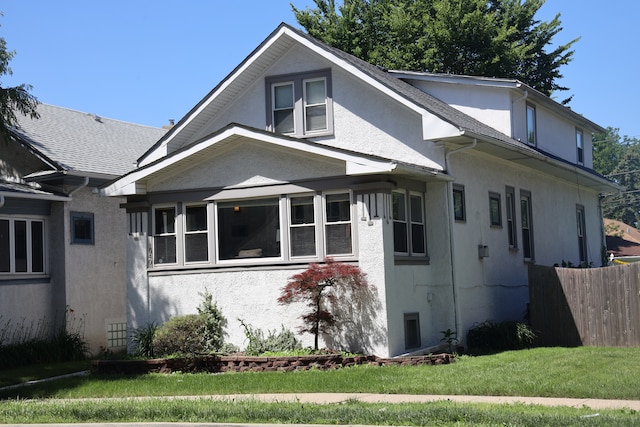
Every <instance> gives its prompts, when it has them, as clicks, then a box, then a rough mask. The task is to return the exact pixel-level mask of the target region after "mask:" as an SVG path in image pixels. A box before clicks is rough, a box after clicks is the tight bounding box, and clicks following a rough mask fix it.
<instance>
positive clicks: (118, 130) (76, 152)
mask: <svg viewBox="0 0 640 427" xmlns="http://www.w3.org/2000/svg"><path fill="white" fill-rule="evenodd" d="M38 112H39V114H40V118H39V119H31V118H29V117H25V116H22V115H18V125H19V126H18V127H17V128H16V129H13V130H12V133H13V135H14V136H15V137H16V138H17V139H18V142H19V143H20V144H22V145H23V146H25V148H26V149H27V150H29V151H31V152H32V153H33V154H34V155H35V156H37V157H39V158H40V159H41V160H42V161H43V162H44V163H45V164H46V165H48V166H49V167H50V168H51V169H50V170H47V171H42V173H39V174H38V173H37V174H34V177H35V176H37V175H40V176H42V175H43V174H44V175H46V174H51V172H52V171H59V172H62V173H69V174H73V175H83V176H92V177H100V176H102V177H106V178H108V179H112V178H113V177H116V176H119V175H122V174H124V173H126V172H129V171H130V170H131V169H133V168H134V167H135V160H136V159H137V158H138V157H139V156H140V155H141V154H142V153H144V151H145V150H147V149H148V148H149V147H150V146H151V145H152V144H153V143H154V142H156V141H157V140H158V139H160V137H162V135H164V134H165V132H166V130H165V129H161V128H153V127H150V126H142V125H137V124H132V123H126V122H121V121H118V120H113V119H107V118H102V117H98V116H96V115H94V114H89V113H82V112H79V111H74V110H69V109H66V108H62V107H57V106H53V105H49V104H39V105H38Z"/></svg>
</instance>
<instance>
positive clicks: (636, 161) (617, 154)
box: [593, 127, 640, 227]
mask: <svg viewBox="0 0 640 427" xmlns="http://www.w3.org/2000/svg"><path fill="white" fill-rule="evenodd" d="M593 169H594V170H595V171H596V172H598V173H600V174H602V175H604V176H607V177H609V178H610V179H611V180H613V181H615V182H616V183H618V184H620V185H621V186H623V187H624V191H623V192H622V193H615V194H608V195H605V197H604V199H603V201H602V213H603V216H604V217H605V218H610V219H616V220H618V221H622V222H624V223H625V224H629V225H631V226H633V227H637V226H638V224H640V140H639V139H637V138H631V137H628V136H624V137H621V136H620V134H619V130H618V129H616V128H611V127H609V128H607V131H606V132H605V133H603V134H598V135H595V136H594V139H593Z"/></svg>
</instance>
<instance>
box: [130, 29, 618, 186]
mask: <svg viewBox="0 0 640 427" xmlns="http://www.w3.org/2000/svg"><path fill="white" fill-rule="evenodd" d="M295 44H300V45H303V46H305V47H307V48H308V49H310V50H312V51H313V52H314V53H316V54H318V55H320V56H321V57H323V58H325V59H326V60H327V61H329V62H331V63H333V64H335V65H336V66H338V67H341V68H342V69H343V70H345V71H347V72H349V73H351V74H352V75H353V76H355V77H357V78H360V79H361V80H363V81H364V82H366V83H367V84H369V85H370V86H372V87H373V88H375V89H376V90H379V91H381V92H383V93H385V94H386V95H388V96H389V97H391V98H392V99H395V100H397V101H398V102H400V103H402V104H403V105H405V106H406V107H407V108H410V109H412V110H414V111H416V113H418V114H420V115H421V116H422V119H423V138H424V139H425V140H431V141H450V142H467V141H469V140H470V139H476V140H477V141H478V148H477V149H478V150H481V151H485V152H487V153H491V154H493V155H496V156H501V157H503V158H505V159H507V160H510V161H513V162H514V163H518V164H523V165H525V164H526V165H528V166H530V167H534V168H538V169H541V170H545V171H546V172H549V173H554V174H556V175H557V176H562V177H564V178H568V179H570V180H572V181H575V182H577V183H579V184H581V185H585V186H587V187H590V188H593V189H594V190H597V191H601V192H606V191H615V190H616V189H618V187H617V186H615V184H613V183H611V182H610V181H608V180H607V179H605V178H603V177H601V176H599V175H598V174H595V173H594V172H593V171H592V170H590V169H585V168H582V167H579V166H576V165H574V164H572V163H570V162H567V161H566V160H564V159H559V158H555V157H553V156H550V155H549V154H548V153H546V152H544V151H542V150H539V149H537V148H536V147H532V146H530V145H528V144H525V143H522V142H520V141H518V140H515V139H513V138H511V137H509V136H507V135H505V134H504V133H502V132H499V131H498V130H496V129H494V128H493V127H491V126H488V125H486V124H485V123H482V122H480V121H479V120H477V119H475V118H473V117H471V116H469V115H467V114H465V113H463V112H462V111H459V110H457V109H456V108H454V107H452V106H450V105H449V104H447V103H445V102H443V101H441V100H440V99H438V98H436V97H434V96H432V95H430V94H428V93H425V92H424V91H422V90H420V89H418V88H416V87H414V86H412V85H411V84H409V83H407V82H405V81H403V80H402V79H400V78H398V77H397V76H396V75H394V74H392V73H389V72H387V71H386V70H384V69H381V68H380V67H377V66H374V65H371V64H369V63H368V62H366V61H363V60H361V59H359V58H357V57H355V56H353V55H351V54H348V53H346V52H343V51H341V50H339V49H336V48H334V47H331V46H329V45H327V44H325V43H323V42H321V41H319V40H317V39H315V38H313V37H311V36H309V35H308V34H305V33H304V32H302V31H299V30H297V29H294V28H293V27H291V26H289V25H287V24H284V23H283V24H281V25H280V26H279V27H278V28H277V29H276V30H275V31H274V32H272V33H271V35H269V37H267V39H266V40H265V41H263V42H262V43H261V44H260V46H258V47H257V48H256V49H255V50H254V51H253V52H252V53H251V54H250V55H249V56H248V57H247V58H246V59H245V60H244V61H243V62H242V63H240V64H239V65H238V66H237V67H236V68H235V69H234V70H233V71H232V72H231V73H230V74H229V75H228V76H227V77H226V78H225V79H224V80H222V81H221V82H220V83H219V84H218V85H217V86H216V87H215V88H214V89H213V90H212V91H211V92H209V94H207V95H206V96H205V97H204V98H203V99H202V100H201V101H200V102H199V103H198V104H197V105H196V106H195V107H194V108H192V109H191V110H190V111H189V112H188V113H187V114H186V115H185V116H184V117H183V118H182V119H181V120H180V121H179V122H178V123H177V124H176V126H174V127H173V128H172V129H171V130H170V131H169V132H168V133H167V134H166V135H164V137H162V138H161V139H160V140H159V141H158V142H157V143H156V144H155V145H154V146H153V147H151V149H150V150H149V151H147V152H146V153H145V154H144V155H143V156H142V157H140V158H139V159H138V163H139V165H140V166H144V165H147V164H149V163H152V162H155V161H157V160H159V159H161V158H163V157H164V156H166V155H167V154H169V151H171V150H176V149H180V147H184V146H185V145H187V144H189V143H190V142H191V141H193V139H194V138H197V135H198V132H199V131H201V129H202V128H203V127H204V126H206V124H207V123H208V122H209V121H210V120H211V119H212V118H213V117H215V115H216V114H218V113H219V112H220V111H222V109H223V108H225V106H226V105H227V103H228V102H230V101H231V100H233V99H234V98H235V97H236V96H239V95H240V94H241V93H242V91H243V90H245V88H246V87H247V86H248V85H249V84H251V83H252V82H254V81H255V79H256V78H259V76H260V75H263V74H265V73H267V72H268V68H269V67H270V66H271V65H272V64H273V62H274V61H276V60H277V58H278V57H280V56H281V55H283V54H284V53H286V52H287V50H289V49H291V48H292V46H294V45H295ZM550 102H553V101H550ZM169 146H171V150H169Z"/></svg>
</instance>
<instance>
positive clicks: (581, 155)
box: [576, 128, 584, 165]
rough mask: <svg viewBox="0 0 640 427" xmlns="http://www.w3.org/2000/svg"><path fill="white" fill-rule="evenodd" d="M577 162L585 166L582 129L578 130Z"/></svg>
mask: <svg viewBox="0 0 640 427" xmlns="http://www.w3.org/2000/svg"><path fill="white" fill-rule="evenodd" d="M576 161H577V163H578V164H579V165H584V132H583V131H582V129H580V128H576Z"/></svg>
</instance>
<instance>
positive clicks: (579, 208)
mask: <svg viewBox="0 0 640 427" xmlns="http://www.w3.org/2000/svg"><path fill="white" fill-rule="evenodd" d="M576 225H577V227H576V228H577V230H576V232H577V237H578V259H579V261H580V265H581V266H586V265H588V264H589V251H588V249H589V246H588V244H587V227H586V226H587V224H586V218H585V209H584V206H583V205H576Z"/></svg>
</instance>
